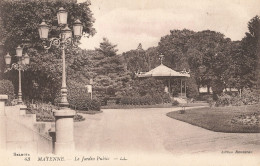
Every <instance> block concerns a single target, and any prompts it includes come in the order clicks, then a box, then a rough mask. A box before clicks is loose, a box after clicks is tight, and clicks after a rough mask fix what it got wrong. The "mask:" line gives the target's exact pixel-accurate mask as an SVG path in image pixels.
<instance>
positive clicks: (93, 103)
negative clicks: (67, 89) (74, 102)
mask: <svg viewBox="0 0 260 166" xmlns="http://www.w3.org/2000/svg"><path fill="white" fill-rule="evenodd" d="M100 106H101V103H100V101H99V100H97V99H93V100H89V102H87V103H86V108H87V110H95V111H100Z"/></svg>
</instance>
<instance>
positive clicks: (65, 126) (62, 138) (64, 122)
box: [54, 108, 76, 155]
mask: <svg viewBox="0 0 260 166" xmlns="http://www.w3.org/2000/svg"><path fill="white" fill-rule="evenodd" d="M75 114H76V112H75V111H74V110H71V109H69V108H62V109H61V110H55V111H54V116H55V131H56V142H55V150H54V153H55V154H56V155H60V154H62V155H70V154H73V152H74V149H75V145H74V122H73V118H74V116H75Z"/></svg>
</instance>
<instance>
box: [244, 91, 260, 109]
mask: <svg viewBox="0 0 260 166" xmlns="http://www.w3.org/2000/svg"><path fill="white" fill-rule="evenodd" d="M259 95H260V94H259V93H258V92H257V90H250V89H243V92H242V101H243V103H244V104H245V105H250V104H256V103H259Z"/></svg>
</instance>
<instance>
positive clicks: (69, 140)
mask: <svg viewBox="0 0 260 166" xmlns="http://www.w3.org/2000/svg"><path fill="white" fill-rule="evenodd" d="M67 17H68V13H67V12H66V10H65V9H64V8H62V7H61V8H60V9H59V11H58V13H57V18H58V25H59V28H58V29H59V30H60V34H59V37H53V38H50V39H49V40H48V33H49V29H50V28H49V26H48V25H47V24H46V23H45V21H43V22H42V23H41V24H40V25H39V35H40V38H41V39H42V40H43V44H44V48H45V49H50V48H51V47H52V46H56V47H58V48H60V49H61V51H62V86H61V100H60V103H59V105H60V106H61V107H62V109H60V110H56V111H54V116H55V132H56V142H55V152H54V153H55V154H71V153H72V152H73V150H74V136H73V135H74V134H73V130H74V129H73V126H74V125H73V117H74V116H75V111H74V110H71V109H69V108H68V106H69V103H68V99H67V92H68V90H67V85H66V66H65V49H66V47H67V46H70V45H76V46H77V45H78V44H79V39H80V38H81V36H82V30H83V25H82V23H81V22H80V20H76V21H75V23H74V24H73V35H72V31H71V29H70V28H69V27H68V24H67ZM47 41H49V46H47V45H46V43H47Z"/></svg>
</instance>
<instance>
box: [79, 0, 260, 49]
mask: <svg viewBox="0 0 260 166" xmlns="http://www.w3.org/2000/svg"><path fill="white" fill-rule="evenodd" d="M82 1H85V0H78V2H79V3H80V2H82ZM90 9H91V11H92V12H93V14H94V18H95V19H96V21H95V23H94V28H95V29H96V31H97V33H96V34H95V35H94V36H93V37H89V38H83V39H82V41H81V42H82V44H81V46H80V47H81V48H83V49H94V48H98V47H99V43H100V42H102V40H103V37H106V38H108V39H109V41H110V42H111V43H112V44H117V48H118V50H119V51H118V53H122V52H126V51H129V50H132V49H136V48H137V46H138V44H139V43H142V46H143V49H147V48H149V47H153V46H157V45H158V42H159V41H160V38H161V37H162V36H165V35H167V34H170V30H173V29H179V30H182V29H184V28H185V29H190V30H193V31H202V30H214V31H218V32H221V33H223V34H224V35H225V36H226V37H228V38H231V40H241V39H242V38H243V37H244V36H245V32H247V31H248V29H247V23H248V21H249V20H250V19H251V18H253V17H254V16H256V15H259V16H260V0H91V6H90Z"/></svg>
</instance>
